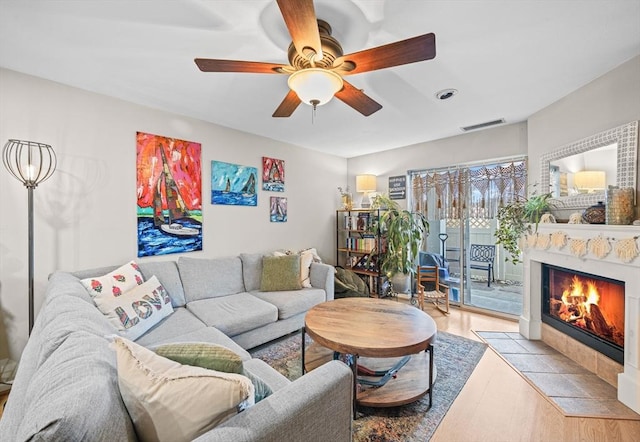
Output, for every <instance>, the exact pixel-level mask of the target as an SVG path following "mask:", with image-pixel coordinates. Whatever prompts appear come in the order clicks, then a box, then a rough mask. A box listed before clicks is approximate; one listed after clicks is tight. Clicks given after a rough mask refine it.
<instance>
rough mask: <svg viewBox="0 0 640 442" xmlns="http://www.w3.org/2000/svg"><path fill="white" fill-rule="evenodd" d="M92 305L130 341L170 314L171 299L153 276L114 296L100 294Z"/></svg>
mask: <svg viewBox="0 0 640 442" xmlns="http://www.w3.org/2000/svg"><path fill="white" fill-rule="evenodd" d="M94 301H95V303H96V305H97V306H98V308H99V309H100V311H101V312H102V313H103V314H104V315H105V316H107V318H109V320H110V321H111V323H112V324H114V325H115V326H116V327H117V328H118V330H119V331H120V334H121V335H123V336H126V337H127V338H128V339H132V340H133V339H137V338H138V337H140V336H142V335H143V334H144V333H145V332H147V331H148V330H149V329H150V328H151V327H153V326H154V325H156V324H157V323H159V322H160V321H161V320H162V319H163V318H165V317H167V316H169V315H170V314H171V313H173V307H172V306H171V298H169V294H168V293H167V292H166V290H165V289H164V287H163V286H162V284H160V281H158V278H156V277H155V276H152V277H151V279H149V280H148V281H147V282H145V283H143V284H141V285H138V286H135V287H134V288H132V289H131V290H129V291H127V292H124V293H122V294H119V295H118V296H115V295H112V294H111V292H106V293H100V294H98V295H96V296H95V297H94Z"/></svg>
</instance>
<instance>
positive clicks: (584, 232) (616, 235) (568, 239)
mask: <svg viewBox="0 0 640 442" xmlns="http://www.w3.org/2000/svg"><path fill="white" fill-rule="evenodd" d="M624 240H626V241H627V242H626V244H625V245H626V247H625V248H624V251H627V252H629V251H630V252H631V254H630V255H625V254H624V253H623V251H621V250H620V249H619V248H617V247H616V246H618V247H619V246H620V245H622V244H623V241H624ZM522 242H523V244H522V245H523V248H524V250H525V253H524V256H523V262H524V303H523V304H524V305H523V308H522V316H520V324H519V325H520V334H521V335H523V336H524V337H526V338H527V339H531V340H540V339H541V340H542V341H544V342H545V343H547V344H549V345H550V346H552V347H555V348H556V349H557V350H559V351H561V352H563V353H565V354H567V356H569V357H570V358H572V359H574V360H575V361H576V362H578V363H579V364H581V365H583V366H585V368H587V369H589V370H591V371H593V372H595V373H596V374H598V375H599V376H600V377H602V378H603V379H605V380H606V381H608V382H609V383H612V384H613V385H617V388H618V400H619V401H620V402H622V403H623V404H625V405H626V406H627V407H629V408H631V409H632V410H634V411H635V412H636V413H640V256H636V255H638V252H637V250H640V227H638V226H609V225H588V224H540V225H539V228H538V232H537V235H533V236H529V237H526V238H524V239H523V241H522ZM629 246H630V247H629ZM634 246H635V247H634ZM609 249H610V250H609ZM634 249H635V251H634ZM608 250H609V251H608ZM630 257H632V259H630ZM542 263H546V264H551V265H555V266H560V267H566V268H568V269H573V270H578V271H582V272H586V273H592V274H595V275H601V276H606V277H607V278H612V279H617V280H620V281H623V282H624V283H625V326H624V336H625V338H624V367H622V368H621V366H620V365H619V364H617V363H616V362H614V361H613V360H611V359H609V358H607V357H606V356H603V355H601V354H599V353H597V352H595V350H594V351H589V352H588V353H587V354H589V353H591V354H593V358H592V359H591V360H589V358H588V357H585V355H584V354H582V355H578V354H577V353H578V352H571V351H567V347H571V348H584V349H586V348H587V347H586V346H583V345H582V344H580V343H578V342H577V341H574V340H573V339H572V338H570V337H568V336H566V335H563V334H562V333H561V332H558V331H557V330H555V329H554V328H552V327H550V326H548V325H547V324H543V323H542V319H541V317H542V311H541V310H542V287H541V286H542ZM563 338H564V339H563ZM567 341H569V342H571V345H566V342H567ZM563 342H564V343H565V344H564V345H563ZM563 346H564V347H565V348H558V347H563ZM572 353H576V354H572ZM596 353H597V354H596ZM612 369H613V370H615V371H616V372H618V374H617V380H616V379H615V375H614V374H613V375H612V374H611V373H609V374H607V373H606V371H607V370H609V371H611V370H612Z"/></svg>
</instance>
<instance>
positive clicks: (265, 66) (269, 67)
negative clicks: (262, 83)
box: [194, 58, 288, 74]
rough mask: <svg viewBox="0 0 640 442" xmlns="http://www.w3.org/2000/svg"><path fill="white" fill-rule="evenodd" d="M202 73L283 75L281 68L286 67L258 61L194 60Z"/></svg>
mask: <svg viewBox="0 0 640 442" xmlns="http://www.w3.org/2000/svg"><path fill="white" fill-rule="evenodd" d="M194 61H195V62H196V65H198V68H199V69H200V70H201V71H202V72H244V73H255V74H284V73H286V72H284V71H283V68H287V67H288V65H285V64H276V63H262V62H259V61H238V60H214V59H210V58H196V59H195V60H194Z"/></svg>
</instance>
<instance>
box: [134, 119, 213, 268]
mask: <svg viewBox="0 0 640 442" xmlns="http://www.w3.org/2000/svg"><path fill="white" fill-rule="evenodd" d="M200 156H201V146H200V143H194V142H191V141H184V140H178V139H175V138H168V137H163V136H160V135H152V134H148V133H144V132H138V133H137V134H136V184H137V197H138V207H137V214H138V256H139V257H142V256H156V255H166V254H170V253H183V252H192V251H197V250H202V178H201V176H202V175H201V167H200Z"/></svg>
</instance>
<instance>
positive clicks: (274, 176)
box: [262, 157, 284, 192]
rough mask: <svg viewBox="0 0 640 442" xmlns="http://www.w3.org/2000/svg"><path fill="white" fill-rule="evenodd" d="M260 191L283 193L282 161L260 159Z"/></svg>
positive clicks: (267, 158) (266, 158)
mask: <svg viewBox="0 0 640 442" xmlns="http://www.w3.org/2000/svg"><path fill="white" fill-rule="evenodd" d="M262 190H270V191H272V192H284V160H277V159H275V158H269V157H262Z"/></svg>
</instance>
